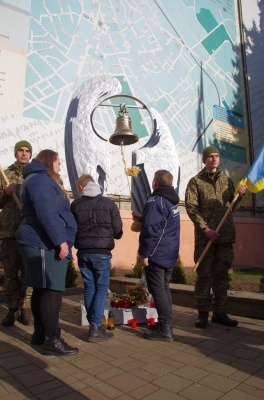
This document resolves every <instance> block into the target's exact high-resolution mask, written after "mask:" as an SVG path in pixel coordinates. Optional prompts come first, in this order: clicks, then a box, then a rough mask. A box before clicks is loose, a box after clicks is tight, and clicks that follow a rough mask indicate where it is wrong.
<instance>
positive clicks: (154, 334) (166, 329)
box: [143, 323, 173, 342]
mask: <svg viewBox="0 0 264 400" xmlns="http://www.w3.org/2000/svg"><path fill="white" fill-rule="evenodd" d="M143 337H144V339H148V340H157V341H162V342H173V335H172V327H171V325H170V324H161V323H159V326H158V329H155V330H152V331H151V332H150V331H148V332H145V333H144V334H143Z"/></svg>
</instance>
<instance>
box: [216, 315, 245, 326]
mask: <svg viewBox="0 0 264 400" xmlns="http://www.w3.org/2000/svg"><path fill="white" fill-rule="evenodd" d="M211 321H212V322H214V323H215V324H221V325H226V326H233V327H235V326H237V325H238V322H237V320H236V319H231V318H229V316H228V315H227V314H226V313H223V312H220V313H216V312H214V313H213V315H212V319H211Z"/></svg>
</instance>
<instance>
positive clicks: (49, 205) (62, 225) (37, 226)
mask: <svg viewBox="0 0 264 400" xmlns="http://www.w3.org/2000/svg"><path fill="white" fill-rule="evenodd" d="M23 175H24V178H25V181H24V183H23V185H22V191H21V192H22V193H21V194H22V196H21V215H22V221H21V224H20V226H19V229H18V233H17V243H18V244H20V245H25V246H30V247H37V248H40V249H45V250H54V251H56V250H58V249H59V248H58V246H59V245H60V244H61V243H63V242H67V244H68V246H69V253H68V258H71V257H72V254H71V248H72V246H73V244H74V240H75V235H76V231H77V226H76V222H75V219H74V217H73V215H72V213H71V212H70V201H69V199H68V198H67V196H66V194H65V193H64V192H63V191H62V189H61V188H60V186H59V185H58V184H57V183H56V182H55V180H54V179H52V178H51V177H50V176H49V175H48V169H47V167H46V166H45V165H44V164H43V163H42V162H40V161H39V160H36V159H34V160H32V162H31V163H30V164H28V165H27V166H26V168H25V170H24V174H23Z"/></svg>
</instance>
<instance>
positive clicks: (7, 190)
mask: <svg viewBox="0 0 264 400" xmlns="http://www.w3.org/2000/svg"><path fill="white" fill-rule="evenodd" d="M15 188H16V186H15V185H14V183H9V185H6V187H5V194H7V195H8V196H12V194H13V193H15Z"/></svg>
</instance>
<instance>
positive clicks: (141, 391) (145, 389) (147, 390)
mask: <svg viewBox="0 0 264 400" xmlns="http://www.w3.org/2000/svg"><path fill="white" fill-rule="evenodd" d="M157 390H159V387H158V386H156V385H153V384H152V383H147V384H146V385H142V386H140V387H139V388H138V389H135V390H132V391H131V392H130V395H131V396H133V398H135V399H145V398H146V396H148V395H149V394H151V393H154V392H156V391H157Z"/></svg>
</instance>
